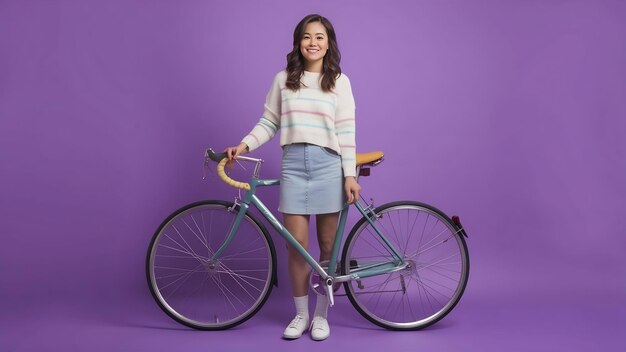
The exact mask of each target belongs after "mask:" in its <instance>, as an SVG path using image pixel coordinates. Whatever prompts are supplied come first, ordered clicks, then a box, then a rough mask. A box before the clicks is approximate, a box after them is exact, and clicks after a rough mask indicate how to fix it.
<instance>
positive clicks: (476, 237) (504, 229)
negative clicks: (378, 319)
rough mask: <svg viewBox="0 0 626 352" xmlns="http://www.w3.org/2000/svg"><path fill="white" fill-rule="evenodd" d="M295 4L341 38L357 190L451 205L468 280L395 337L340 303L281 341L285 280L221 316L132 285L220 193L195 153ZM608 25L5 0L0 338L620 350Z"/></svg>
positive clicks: (569, 10)
mask: <svg viewBox="0 0 626 352" xmlns="http://www.w3.org/2000/svg"><path fill="white" fill-rule="evenodd" d="M312 12H319V13H321V14H323V15H325V16H327V17H328V18H329V19H330V20H331V21H332V22H333V24H334V25H335V29H336V30H337V33H338V40H339V45H340V48H341V50H342V54H343V62H342V68H343V70H344V72H346V73H347V74H348V75H349V76H350V78H351V81H352V85H353V91H354V95H355V99H356V102H357V131H358V132H357V143H358V146H359V150H360V151H370V150H378V149H380V150H384V151H385V152H386V153H387V157H386V161H385V163H383V165H382V166H381V167H379V168H377V169H375V170H373V176H372V177H370V178H367V179H363V180H362V186H363V189H364V192H365V196H366V197H373V198H374V199H375V202H376V203H377V204H382V203H384V202H387V201H391V200H396V199H400V198H405V199H418V200H421V201H424V202H428V203H432V204H434V205H436V206H437V207H439V208H441V209H442V210H444V211H445V212H447V213H449V214H459V215H461V218H462V220H463V221H464V224H465V226H466V227H467V228H468V231H469V234H470V238H469V241H468V243H469V248H470V258H471V262H472V270H471V274H470V282H469V285H468V287H467V291H466V294H465V296H464V297H463V299H462V300H461V303H460V305H459V306H458V307H457V308H456V309H455V310H454V311H453V312H452V313H451V314H450V315H449V316H448V317H446V318H445V319H444V320H443V321H441V322H440V323H439V324H437V325H435V326H433V327H432V328H431V329H427V330H424V331H420V332H410V333H395V332H390V331H386V330H382V329H379V328H378V327H376V326H374V325H373V324H371V323H369V322H367V321H366V320H365V319H363V318H361V317H360V316H359V315H358V314H357V313H356V311H355V310H354V309H353V308H352V306H351V305H350V303H349V302H348V300H347V299H345V298H341V297H340V298H339V299H338V301H337V306H336V307H334V308H332V310H331V326H332V328H333V330H332V335H331V337H330V339H329V340H327V341H326V342H323V343H322V344H321V345H320V344H319V343H314V342H312V341H311V340H310V339H309V338H308V337H305V338H303V339H300V340H298V341H295V342H286V341H283V340H281V339H280V338H279V337H280V334H281V333H282V329H283V328H284V324H286V323H287V322H288V321H289V319H290V318H291V316H292V312H293V307H292V301H291V298H290V292H289V287H288V285H286V284H282V285H281V286H279V287H278V289H276V290H275V291H274V292H273V294H272V296H271V297H270V299H269V301H268V304H267V305H266V306H265V307H264V308H263V309H262V310H261V312H260V313H259V314H258V315H257V316H255V317H254V318H253V319H251V320H250V321H248V322H247V323H245V324H243V325H241V326H240V327H238V328H236V329H232V330H228V331H222V332H197V331H193V330H190V329H187V328H185V327H183V326H181V325H178V324H177V323H175V322H174V321H172V320H170V318H168V317H167V316H166V315H165V314H164V313H162V312H161V311H160V310H159V308H158V307H157V305H156V303H155V302H154V301H153V300H152V297H151V296H150V294H149V292H148V289H147V285H146V283H145V278H144V257H145V252H146V249H147V246H148V242H149V240H150V237H151V236H152V234H153V231H154V230H155V229H156V227H157V226H158V225H159V223H160V221H161V220H162V219H163V218H164V217H166V216H167V215H168V214H169V213H170V212H172V211H173V210H175V209H176V208H178V207H180V206H182V205H184V204H186V203H189V202H192V201H196V200H200V199H207V198H226V199H231V198H232V197H233V196H234V194H235V193H236V192H235V191H233V190H232V189H228V187H227V186H225V185H223V184H221V183H220V182H219V181H218V180H217V178H216V176H215V174H213V175H211V176H210V177H209V179H208V180H205V181H203V180H202V179H201V177H202V171H201V162H202V160H201V158H202V152H203V149H204V148H206V147H208V146H212V147H214V148H216V149H223V148H224V147H226V146H228V145H232V144H235V143H237V142H238V141H239V140H240V138H241V137H242V136H243V135H244V134H245V133H247V132H248V131H249V129H250V128H251V127H252V126H253V124H254V123H255V122H256V121H257V119H258V117H259V116H260V114H261V112H262V104H263V101H264V98H265V94H266V92H267V89H268V88H269V85H270V83H271V79H272V77H273V75H274V74H275V73H276V72H277V71H279V70H281V69H282V68H283V67H284V66H285V55H286V53H287V52H288V51H289V50H290V46H291V44H290V43H291V35H292V31H293V27H294V26H295V25H296V23H297V22H298V21H299V20H300V19H301V18H302V17H303V16H304V15H306V14H308V13H312ZM624 34H626V3H625V2H624V1H610V0H602V1H598V0H588V1H556V0H554V1H548V0H546V1H498V0H476V1H463V0H457V1H452V0H450V1H434V0H433V1H380V0H379V1H356V0H354V1H330V0H328V1H307V2H303V1H279V0H272V1H226V0H221V1H200V0H197V1H138V0H135V1H126V0H125V1H121V0H110V1H104V0H102V1H78V0H76V1H69V0H68V1H43V0H42V1H6V0H5V1H0V177H1V181H2V182H1V184H0V207H1V212H0V224H1V225H2V231H1V236H2V237H1V238H2V242H1V244H0V274H1V275H0V350H2V351H34V350H38V351H44V350H57V351H58V350H65V351H121V350H143V349H146V350H147V349H150V350H153V351H169V350H172V349H174V348H176V349H177V350H185V351H206V350H209V349H211V348H214V347H218V348H225V347H228V348H229V349H228V350H231V349H232V350H250V349H251V348H253V347H260V346H265V347H270V348H272V349H278V350H285V349H287V348H290V349H293V348H296V349H299V350H313V348H320V347H322V348H350V349H355V348H356V349H360V350H362V349H363V348H366V349H367V350H373V349H374V348H386V349H389V348H394V349H399V350H408V349H411V350H414V349H419V350H423V351H426V350H429V351H448V350H452V349H457V350H464V351H468V350H476V351H529V350H533V351H556V350H562V351H573V350H577V351H578V350H580V351H588V350H592V349H593V350H602V351H623V350H625V348H626V338H625V337H624V331H625V328H626V256H625V255H624V251H625V250H626V220H625V215H626V183H625V182H624V180H626V142H625V141H624V137H625V132H626V41H625V40H624ZM277 142H278V141H277V139H275V140H273V141H272V142H270V143H268V145H267V146H265V147H264V148H262V149H261V150H259V151H258V153H256V155H257V156H260V157H262V158H265V159H266V160H267V162H266V164H265V166H264V170H263V173H262V174H263V176H266V177H275V176H277V174H278V165H279V160H278V155H279V153H278V143H277ZM262 195H263V196H264V197H265V199H267V200H268V205H269V206H270V207H272V208H275V207H276V203H277V200H276V198H277V192H276V191H264V193H263V194H262ZM272 236H273V237H274V240H275V242H276V243H277V250H278V254H279V256H280V257H279V275H280V277H279V281H280V282H282V283H286V279H287V277H286V270H285V265H286V259H285V256H284V254H285V253H284V246H283V245H282V241H281V240H280V238H279V237H278V235H276V233H275V232H272Z"/></svg>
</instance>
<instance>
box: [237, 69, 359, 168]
mask: <svg viewBox="0 0 626 352" xmlns="http://www.w3.org/2000/svg"><path fill="white" fill-rule="evenodd" d="M320 79H321V74H320V73H314V72H307V71H305V72H304V75H303V76H302V78H301V81H302V83H303V84H304V86H302V87H301V88H300V89H299V90H298V91H292V90H291V89H289V88H287V87H285V82H286V80H287V72H286V71H281V72H279V73H278V74H276V76H275V77H274V81H273V83H272V87H271V88H270V91H269V92H268V93H267V97H266V99H265V111H264V113H263V116H262V117H261V119H260V120H259V122H258V123H257V124H256V125H255V126H254V128H253V129H252V131H251V132H250V133H249V134H248V135H246V136H245V137H244V138H243V140H242V142H243V143H245V144H247V145H248V148H249V150H250V151H252V150H255V149H257V148H258V147H260V146H261V145H262V144H264V143H266V142H267V141H269V140H270V139H272V137H274V135H275V134H276V132H277V131H278V130H279V129H280V130H281V133H280V145H281V146H284V145H287V144H292V143H310V144H315V145H319V146H322V147H327V148H330V149H332V150H334V151H336V152H337V153H338V154H339V155H341V165H342V168H343V174H344V176H356V159H355V154H356V144H355V123H354V118H355V105H354V98H353V96H352V88H351V86H350V80H349V79H348V77H347V76H346V75H345V74H341V75H340V76H339V77H338V78H337V80H336V81H335V89H334V90H333V91H332V92H324V91H322V88H321V86H320Z"/></svg>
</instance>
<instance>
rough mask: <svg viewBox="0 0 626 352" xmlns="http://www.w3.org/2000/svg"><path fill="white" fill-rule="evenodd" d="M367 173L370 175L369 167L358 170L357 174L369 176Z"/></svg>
mask: <svg viewBox="0 0 626 352" xmlns="http://www.w3.org/2000/svg"><path fill="white" fill-rule="evenodd" d="M369 175H370V169H369V168H368V167H367V168H364V169H361V170H360V171H359V176H369Z"/></svg>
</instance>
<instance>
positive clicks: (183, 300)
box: [146, 200, 276, 330]
mask: <svg viewBox="0 0 626 352" xmlns="http://www.w3.org/2000/svg"><path fill="white" fill-rule="evenodd" d="M238 210H239V206H233V203H229V202H225V201H219V200H206V201H200V202H196V203H192V204H189V205H186V206H184V207H182V208H180V209H178V210H176V211H175V212H174V213H172V214H171V215H170V216H168V217H167V218H166V219H165V220H164V221H163V222H162V223H161V225H160V226H159V227H158V228H157V230H156V232H155V233H154V235H153V237H152V240H151V242H150V246H149V248H148V253H147V257H146V277H147V280H148V287H149V288H150V292H151V294H152V297H153V298H154V299H155V301H156V302H157V304H158V305H159V307H160V308H161V309H162V310H163V311H164V312H165V313H166V314H167V315H168V316H170V317H171V318H172V319H174V320H176V321H177V322H179V323H181V324H183V325H186V326H189V327H191V328H194V329H198V330H223V329H228V328H231V327H234V326H236V325H239V324H241V323H243V322H245V321H246V320H248V319H249V318H251V317H252V316H254V314H256V313H257V312H258V311H259V309H261V307H262V306H263V304H265V302H266V301H267V298H268V297H269V295H270V293H271V291H272V286H273V285H275V284H276V255H275V250H274V244H273V242H272V239H271V237H270V236H269V234H268V232H267V230H266V229H265V227H264V226H263V224H262V223H260V222H259V221H258V220H257V219H256V218H255V217H254V216H253V215H252V214H250V213H247V214H246V215H245V216H244V219H243V220H242V221H241V225H240V227H239V229H238V231H237V234H236V236H235V238H234V239H233V241H232V242H231V243H230V245H229V246H228V248H227V249H226V250H225V251H224V253H223V254H222V256H221V257H220V258H219V260H218V261H217V262H215V263H211V262H210V260H209V259H210V257H211V255H212V254H213V253H214V252H215V250H217V248H219V246H220V244H221V243H222V242H223V240H224V239H225V238H226V236H227V234H228V230H229V229H230V226H231V225H232V223H233V221H234V219H235V217H236V215H237V212H238Z"/></svg>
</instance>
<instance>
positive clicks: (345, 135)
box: [335, 74, 356, 176]
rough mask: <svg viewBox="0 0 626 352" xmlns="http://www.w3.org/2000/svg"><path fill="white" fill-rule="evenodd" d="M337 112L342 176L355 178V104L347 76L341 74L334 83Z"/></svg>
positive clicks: (336, 127)
mask: <svg viewBox="0 0 626 352" xmlns="http://www.w3.org/2000/svg"><path fill="white" fill-rule="evenodd" d="M335 92H336V94H337V110H336V113H335V132H336V133H337V139H338V141H339V148H340V150H341V166H342V168H343V175H344V176H356V133H355V132H356V125H355V104H354V97H353V96H352V87H351V85H350V80H349V79H348V76H346V75H345V74H342V75H341V76H340V77H339V79H337V81H336V89H335Z"/></svg>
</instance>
